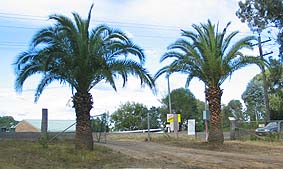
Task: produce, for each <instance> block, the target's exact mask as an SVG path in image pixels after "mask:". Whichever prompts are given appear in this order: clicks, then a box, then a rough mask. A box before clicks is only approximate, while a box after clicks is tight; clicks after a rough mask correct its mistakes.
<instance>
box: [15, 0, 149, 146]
mask: <svg viewBox="0 0 283 169" xmlns="http://www.w3.org/2000/svg"><path fill="white" fill-rule="evenodd" d="M92 7H93V5H92V6H91V8H90V11H89V14H88V18H87V19H82V18H81V17H80V16H79V15H78V14H77V13H73V19H74V21H72V19H70V18H68V17H66V16H63V15H56V14H55V15H51V16H50V19H52V20H54V21H55V24H54V25H53V26H50V27H47V28H43V29H41V30H40V31H39V32H37V33H36V34H35V36H34V37H33V39H32V42H31V44H30V49H29V50H27V51H26V52H23V53H21V54H19V55H18V56H17V58H16V62H15V70H16V81H15V88H16V90H17V91H18V92H21V90H22V88H23V84H24V82H25V81H26V80H27V79H28V78H29V77H30V76H32V75H34V74H38V73H40V74H42V78H41V81H40V82H39V84H38V86H37V89H36V93H35V102H36V101H37V100H38V99H39V96H40V95H41V93H42V92H43V90H44V89H45V88H46V87H47V86H48V85H49V84H50V83H51V82H53V81H59V82H60V83H61V84H68V85H69V86H70V87H71V88H72V90H74V91H75V94H74V95H73V97H72V101H73V107H74V108H75V112H76V118H77V124H76V136H75V138H76V148H77V149H86V150H92V149H93V139H92V132H91V126H90V110H91V109H92V105H93V97H92V95H91V94H90V90H91V89H92V88H93V87H94V86H95V85H96V84H98V83H99V82H101V81H105V82H106V83H109V84H110V85H111V86H112V88H113V89H114V90H116V85H115V81H114V80H115V79H116V78H117V77H118V76H120V77H122V79H123V86H124V85H125V83H126V82H127V80H128V76H129V75H134V76H136V77H138V78H139V79H140V81H141V84H142V85H143V84H146V85H148V86H149V87H150V88H154V80H153V78H152V77H151V76H150V75H149V73H148V71H147V70H146V69H145V68H143V64H144V62H145V55H144V53H143V50H142V49H141V48H140V47H138V46H137V45H135V44H134V43H133V42H132V41H131V40H130V39H129V38H128V37H127V36H126V35H125V34H124V33H123V32H121V31H119V30H116V29H111V28H110V27H108V26H106V25H100V26H97V27H95V28H93V29H91V30H90V28H89V27H90V20H91V10H92ZM98 99H99V98H98Z"/></svg>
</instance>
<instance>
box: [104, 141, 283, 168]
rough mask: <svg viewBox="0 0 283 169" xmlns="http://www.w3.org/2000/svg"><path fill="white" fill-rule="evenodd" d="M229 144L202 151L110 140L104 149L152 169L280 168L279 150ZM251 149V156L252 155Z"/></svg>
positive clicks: (280, 155) (280, 150)
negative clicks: (136, 160)
mask: <svg viewBox="0 0 283 169" xmlns="http://www.w3.org/2000/svg"><path fill="white" fill-rule="evenodd" d="M203 144H205V143H203ZM228 144H231V145H230V146H229V145H228ZM228 144H226V146H227V147H225V145H224V147H222V148H218V149H215V148H210V147H207V148H208V149H205V148H203V147H204V146H203V145H200V144H199V146H200V148H201V149H199V148H197V147H193V148H189V147H188V146H187V147H177V146H174V145H164V144H158V143H153V142H150V143H149V142H142V141H136V140H135V141H133V140H119V141H116V140H111V141H108V142H107V144H105V146H106V147H109V148H111V149H113V150H114V151H118V152H120V153H123V154H125V155H128V156H129V157H132V158H135V159H140V160H142V161H150V162H154V165H153V166H152V167H158V168H220V169H221V168H225V169H226V168H227V169H229V168H272V169H273V168H278V169H279V168H283V157H282V156H283V148H282V147H281V146H280V147H274V149H269V148H268V147H266V148H265V147H263V149H258V146H254V147H253V146H251V147H247V146H246V147H245V145H240V143H237V144H235V143H228ZM194 145H198V144H194ZM229 148H231V150H229ZM245 148H246V150H245ZM253 148H254V152H251V151H252V149H253ZM145 166H148V165H145Z"/></svg>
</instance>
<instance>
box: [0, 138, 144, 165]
mask: <svg viewBox="0 0 283 169" xmlns="http://www.w3.org/2000/svg"><path fill="white" fill-rule="evenodd" d="M0 147H1V148H0V149H1V151H0V157H1V158H0V164H1V165H0V169H2V168H3V169H26V168H29V169H33V168H41V169H49V168H52V169H62V168H64V169H65V168H68V169H78V168H94V169H96V168H99V169H103V168H105V169H107V168H111V169H112V168H127V167H141V166H142V167H143V164H144V163H148V162H144V161H140V160H137V159H132V158H130V157H128V156H125V155H123V154H121V153H119V152H114V151H112V150H111V149H109V148H106V147H104V146H100V145H95V147H94V151H91V152H90V151H76V150H75V148H74V144H73V143H72V142H70V141H67V142H63V141H60V142H59V141H56V142H55V143H53V144H49V146H48V148H43V147H42V145H40V144H39V143H38V142H33V141H19V140H17V141H16V140H8V141H7V140H1V141H0Z"/></svg>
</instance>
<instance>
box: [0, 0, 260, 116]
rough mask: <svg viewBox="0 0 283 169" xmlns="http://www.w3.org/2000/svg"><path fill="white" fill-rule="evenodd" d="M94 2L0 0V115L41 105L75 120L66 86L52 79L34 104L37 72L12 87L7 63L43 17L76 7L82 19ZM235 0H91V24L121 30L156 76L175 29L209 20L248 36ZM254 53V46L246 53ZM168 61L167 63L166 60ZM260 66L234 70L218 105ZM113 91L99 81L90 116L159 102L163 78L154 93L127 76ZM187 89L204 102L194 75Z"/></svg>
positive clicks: (174, 82) (180, 83) (33, 111)
mask: <svg viewBox="0 0 283 169" xmlns="http://www.w3.org/2000/svg"><path fill="white" fill-rule="evenodd" d="M92 2H93V1H92V0H91V1H88V0H84V1H77V0H41V1H38V0H9V1H3V0H2V1H0V11H1V12H0V56H1V63H0V64H1V67H0V70H1V71H0V116H1V115H2V116H3V115H11V116H13V117H15V118H16V119H17V120H22V119H36V118H40V117H41V108H48V109H49V117H50V118H51V119H74V118H75V114H74V111H73V109H72V108H71V107H70V106H69V104H68V102H69V100H70V98H71V90H70V89H69V88H68V87H66V86H65V87H64V86H61V85H59V84H58V83H53V84H52V85H50V87H49V88H47V89H46V90H45V91H44V93H43V94H42V96H41V98H40V99H39V102H38V103H37V104H34V103H33V99H34V90H33V89H35V88H36V85H37V82H38V80H39V76H35V77H32V78H30V79H29V80H28V81H27V82H26V83H25V85H24V89H23V92H22V93H21V94H16V93H15V90H14V80H15V75H14V71H13V66H12V63H13V62H14V60H15V57H16V56H17V55H18V54H19V53H20V52H22V51H25V50H26V49H27V48H28V44H29V42H30V40H31V39H32V36H33V35H34V34H35V33H36V31H37V30H39V29H40V28H42V27H44V26H46V25H50V24H52V22H50V21H48V20H47V18H48V15H50V14H54V13H59V14H64V15H68V16H71V12H73V11H76V12H78V13H79V14H80V15H81V16H82V17H84V18H86V17H87V13H88V10H89V7H90V5H91V3H92ZM237 3H238V1H237V0H198V1H195V0H178V1H177V0H96V1H94V4H95V5H94V9H93V12H92V23H91V25H92V26H95V25H97V24H101V23H105V24H108V25H110V26H112V27H115V28H119V29H121V30H122V31H124V32H126V33H127V34H128V36H130V37H131V38H132V39H133V41H134V42H136V43H137V44H138V45H139V46H141V47H142V48H143V49H144V51H145V54H146V57H147V59H146V64H145V67H146V68H147V69H148V70H149V71H150V72H151V73H152V74H155V73H156V71H157V70H158V69H160V68H161V67H162V66H164V65H165V64H166V63H162V64H160V63H159V59H160V56H161V55H162V54H163V53H164V52H165V51H166V47H167V46H168V45H169V44H171V43H172V42H174V41H175V40H177V38H179V37H180V29H184V30H188V29H191V25H192V24H199V23H205V22H206V21H207V20H208V19H211V20H212V21H213V22H214V23H218V22H219V25H220V26H221V27H223V26H225V25H226V24H227V22H229V21H232V24H231V26H230V27H229V30H228V31H235V30H239V31H240V34H239V37H243V36H246V35H251V32H249V29H248V27H247V26H246V24H243V23H241V22H240V20H239V19H238V18H237V17H236V16H235V12H236V10H237V9H238V5H237ZM250 53H251V54H255V55H257V50H254V51H253V52H250ZM167 63H168V62H167ZM257 73H259V68H257V67H256V66H249V67H247V68H244V69H242V70H239V71H237V72H235V73H234V74H233V76H232V77H231V78H230V79H227V80H226V82H225V83H224V84H223V85H222V86H221V87H222V88H223V89H224V94H223V98H222V103H223V104H227V103H228V102H229V101H230V100H231V99H240V98H241V94H242V93H243V91H244V90H245V88H246V85H247V83H248V82H249V81H250V80H251V78H252V77H253V76H254V75H256V74H257ZM185 77H186V76H185V75H181V74H173V75H172V76H171V79H170V80H171V83H170V84H171V89H176V88H179V87H184V85H185ZM117 84H118V85H117V86H119V88H118V91H117V92H115V91H113V89H112V88H111V87H110V86H109V85H108V84H104V83H100V84H98V86H96V87H95V88H94V89H93V90H92V91H91V92H92V94H93V96H94V108H93V109H92V111H91V114H92V115H94V114H100V113H103V112H105V111H109V112H110V113H112V112H113V111H114V110H115V109H117V108H118V107H119V105H121V104H123V103H125V102H126V101H135V102H140V103H143V104H145V105H147V106H148V107H150V106H159V105H160V103H159V100H160V99H161V98H162V97H163V96H164V95H166V94H167V82H166V79H165V77H163V76H162V77H161V78H160V79H158V80H157V88H158V93H157V95H154V94H153V93H152V92H151V91H150V89H149V88H148V87H145V88H141V87H140V85H139V81H138V79H134V78H131V79H130V80H129V82H128V84H127V85H126V87H125V88H121V86H122V85H121V83H120V82H119V79H118V80H117ZM189 89H190V90H191V91H192V93H193V94H194V95H195V96H196V98H198V99H200V100H202V101H204V94H203V93H204V85H203V83H202V82H200V81H198V79H194V80H193V82H192V83H191V86H190V87H189Z"/></svg>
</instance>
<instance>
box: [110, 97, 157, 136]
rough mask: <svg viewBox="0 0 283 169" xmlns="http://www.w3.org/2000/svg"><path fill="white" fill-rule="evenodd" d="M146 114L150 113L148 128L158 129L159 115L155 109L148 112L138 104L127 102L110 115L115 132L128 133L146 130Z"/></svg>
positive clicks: (143, 106)
mask: <svg viewBox="0 0 283 169" xmlns="http://www.w3.org/2000/svg"><path fill="white" fill-rule="evenodd" d="M147 113H150V114H149V116H150V128H152V129H154V128H160V114H159V111H158V109H157V108H155V107H152V108H151V109H150V110H148V109H147V107H146V106H145V105H143V104H140V103H134V102H133V103H130V102H127V103H125V104H123V105H120V107H119V108H118V109H117V110H116V111H115V112H114V113H113V114H112V115H111V120H112V122H113V124H114V130H116V131H130V130H142V129H147Z"/></svg>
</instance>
